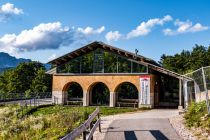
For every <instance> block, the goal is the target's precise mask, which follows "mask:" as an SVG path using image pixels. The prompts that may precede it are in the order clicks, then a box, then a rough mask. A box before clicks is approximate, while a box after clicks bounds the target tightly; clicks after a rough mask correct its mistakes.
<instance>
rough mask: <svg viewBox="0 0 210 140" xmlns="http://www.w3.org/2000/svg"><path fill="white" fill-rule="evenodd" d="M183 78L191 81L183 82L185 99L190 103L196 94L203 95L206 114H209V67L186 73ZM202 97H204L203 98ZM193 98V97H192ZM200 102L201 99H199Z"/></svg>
mask: <svg viewBox="0 0 210 140" xmlns="http://www.w3.org/2000/svg"><path fill="white" fill-rule="evenodd" d="M184 76H186V77H189V78H191V79H192V80H189V79H188V80H187V81H185V86H184V91H185V92H186V94H185V98H186V99H188V98H189V100H190V101H192V100H195V99H196V96H197V95H198V94H201V93H203V94H202V95H200V96H202V97H200V98H203V99H205V100H206V106H207V110H208V114H210V107H209V90H210V66H207V67H201V68H200V69H197V70H195V71H193V72H190V73H187V74H185V75H184ZM203 95H204V96H203ZM194 96H195V97H194ZM201 100H202V99H201Z"/></svg>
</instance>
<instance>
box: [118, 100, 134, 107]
mask: <svg viewBox="0 0 210 140" xmlns="http://www.w3.org/2000/svg"><path fill="white" fill-rule="evenodd" d="M117 105H118V107H122V106H123V107H125V106H126V107H131V106H133V107H134V108H136V107H138V99H119V100H118V101H117Z"/></svg>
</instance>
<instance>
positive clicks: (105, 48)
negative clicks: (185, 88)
mask: <svg viewBox="0 0 210 140" xmlns="http://www.w3.org/2000/svg"><path fill="white" fill-rule="evenodd" d="M49 63H50V64H52V69H51V70H49V71H48V72H47V73H48V74H52V75H53V83H52V94H53V101H54V102H57V103H60V104H65V103H67V102H68V101H72V99H73V100H75V99H82V102H83V106H89V105H107V106H110V107H115V106H120V105H135V104H137V105H138V107H144V106H146V107H151V108H154V107H178V106H182V105H183V95H182V79H183V76H181V75H179V74H177V73H175V72H172V71H169V70H166V69H164V68H162V67H161V66H160V65H159V64H158V63H156V62H155V61H154V60H152V59H149V58H146V57H143V56H140V55H138V54H137V53H131V52H128V51H125V50H122V49H119V48H116V47H113V46H110V45H107V44H105V43H103V42H97V41H96V42H93V43H90V44H88V45H85V46H84V47H82V48H80V49H77V50H75V51H73V52H70V53H68V54H65V55H63V56H61V57H59V58H56V59H54V60H52V61H50V62H49Z"/></svg>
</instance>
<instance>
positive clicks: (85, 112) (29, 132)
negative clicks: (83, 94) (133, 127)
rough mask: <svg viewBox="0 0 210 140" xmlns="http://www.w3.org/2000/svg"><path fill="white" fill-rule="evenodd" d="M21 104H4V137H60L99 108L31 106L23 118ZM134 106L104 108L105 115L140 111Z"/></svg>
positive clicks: (0, 114)
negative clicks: (19, 114) (17, 109)
mask: <svg viewBox="0 0 210 140" xmlns="http://www.w3.org/2000/svg"><path fill="white" fill-rule="evenodd" d="M16 108H17V106H4V107H0V139H5V140H7V139H9V140H10V139H14V140H20V139H22V140H36V139H46V140H49V139H59V138H61V137H63V136H65V135H66V134H67V133H69V132H71V131H72V130H73V129H74V128H76V127H78V126H79V125H80V124H81V123H82V122H84V120H86V119H87V118H88V116H89V115H90V113H92V112H93V111H94V110H95V108H96V107H68V106H59V105H56V106H41V107H36V108H29V109H28V110H26V111H25V112H24V114H25V117H23V118H19V117H17V116H18V115H17V113H16ZM138 110H139V109H134V108H109V107H101V108H100V111H101V113H102V115H111V114H118V113H125V112H133V111H138Z"/></svg>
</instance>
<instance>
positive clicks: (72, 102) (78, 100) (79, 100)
mask: <svg viewBox="0 0 210 140" xmlns="http://www.w3.org/2000/svg"><path fill="white" fill-rule="evenodd" d="M66 103H67V105H80V106H82V105H83V98H70V99H69V100H68V101H66Z"/></svg>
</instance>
